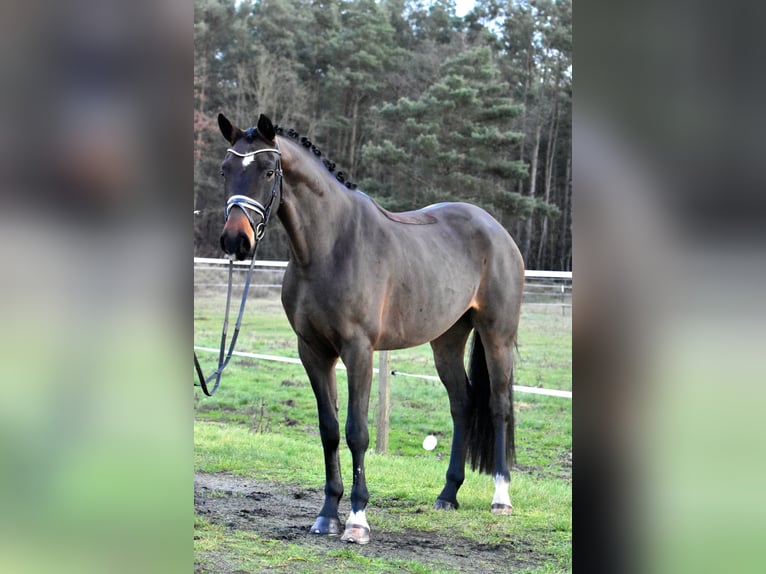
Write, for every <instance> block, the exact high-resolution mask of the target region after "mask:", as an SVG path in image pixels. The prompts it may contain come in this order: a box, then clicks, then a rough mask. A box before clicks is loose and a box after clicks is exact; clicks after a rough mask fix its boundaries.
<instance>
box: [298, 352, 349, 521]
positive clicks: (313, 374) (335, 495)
mask: <svg viewBox="0 0 766 574" xmlns="http://www.w3.org/2000/svg"><path fill="white" fill-rule="evenodd" d="M298 352H299V354H300V357H301V361H302V362H303V366H304V367H305V368H306V373H307V374H308V376H309V380H310V381H311V388H312V389H313V391H314V396H315V397H316V401H317V413H318V415H319V434H320V435H321V437H322V448H323V449H324V464H325V488H324V493H325V499H324V505H323V506H322V509H321V510H320V511H319V515H318V516H317V519H316V521H314V524H313V525H312V527H311V533H312V534H338V533H339V532H340V518H339V517H338V503H339V502H340V499H341V497H342V496H343V480H342V479H341V474H340V459H339V455H338V445H339V443H340V428H339V426H338V387H337V384H336V382H335V363H336V362H337V360H338V359H337V357H332V356H323V355H322V354H321V353H317V352H316V351H315V350H313V349H311V348H310V347H309V346H308V345H306V344H305V343H303V342H302V341H300V340H299V342H298Z"/></svg>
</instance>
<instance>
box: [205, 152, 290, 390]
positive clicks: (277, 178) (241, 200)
mask: <svg viewBox="0 0 766 574" xmlns="http://www.w3.org/2000/svg"><path fill="white" fill-rule="evenodd" d="M226 151H227V152H229V153H233V154H234V155H236V156H239V157H243V158H244V157H252V156H254V155H256V154H259V153H264V152H273V153H276V154H277V165H276V169H275V170H274V185H273V186H272V188H271V198H270V199H269V203H268V204H267V205H265V206H264V205H262V204H261V203H260V202H258V201H256V200H254V199H252V198H250V197H247V196H246V195H232V196H231V197H230V198H229V199H228V200H227V201H226V207H225V208H224V213H223V219H224V223H226V220H228V219H229V214H230V213H231V210H232V209H233V208H234V207H239V208H240V209H241V210H242V212H243V213H244V214H245V216H246V217H247V220H248V221H249V222H250V225H251V226H252V228H253V233H254V234H255V246H254V247H253V258H252V260H251V262H250V267H249V268H248V271H247V278H246V279H245V286H244V288H243V289H242V302H241V303H240V305H239V314H238V315H237V322H236V323H235V325H234V334H233V335H232V336H231V341H230V343H229V350H228V351H226V332H227V330H228V327H229V309H230V307H231V287H232V272H233V270H234V261H233V260H230V261H229V283H228V287H227V291H226V313H225V315H224V319H223V330H222V332H221V348H220V351H219V353H218V368H217V369H216V370H215V371H214V372H213V374H211V375H210V376H209V377H207V378H206V377H205V375H204V373H203V372H202V367H201V366H200V364H199V359H197V353H196V351H195V353H194V369H195V370H196V371H197V378H198V379H199V384H197V383H194V386H195V387H200V388H201V389H202V392H203V393H205V394H206V395H207V396H208V397H212V396H213V394H214V393H215V392H216V391H217V390H218V385H219V384H220V382H221V375H222V374H223V370H224V369H225V368H226V366H227V365H228V364H229V361H230V360H231V357H232V355H233V354H234V345H235V344H236V342H237V337H238V336H239V328H240V326H241V324H242V316H243V315H244V313H245V302H246V301H247V292H248V290H249V289H250V279H251V278H252V276H253V269H254V268H255V256H256V254H257V253H258V246H259V245H260V244H261V239H263V235H264V233H265V231H266V225H267V224H268V222H269V218H270V217H271V208H272V206H273V205H274V200H275V199H276V197H277V194H278V195H279V203H281V202H282V160H281V155H282V153H281V152H280V151H279V144H277V147H276V148H275V149H274V148H269V149H260V150H256V151H252V152H249V153H244V154H243V153H240V152H237V151H234V150H233V149H228V150H226ZM250 212H253V213H255V214H257V215H258V216H259V217H260V219H261V221H260V222H258V223H256V222H255V221H254V220H253V216H252V215H251V213H250ZM213 380H214V381H215V382H214V383H213V388H212V389H208V386H207V385H208V383H210V381H213Z"/></svg>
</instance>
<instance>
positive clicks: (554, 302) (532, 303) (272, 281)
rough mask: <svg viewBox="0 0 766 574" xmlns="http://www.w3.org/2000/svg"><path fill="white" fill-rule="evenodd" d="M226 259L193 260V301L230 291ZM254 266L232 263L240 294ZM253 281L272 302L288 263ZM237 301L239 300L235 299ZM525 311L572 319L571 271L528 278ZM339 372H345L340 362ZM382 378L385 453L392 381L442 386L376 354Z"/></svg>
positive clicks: (268, 264)
mask: <svg viewBox="0 0 766 574" xmlns="http://www.w3.org/2000/svg"><path fill="white" fill-rule="evenodd" d="M229 263H230V262H229V260H228V259H215V258H206V257H195V258H194V295H195V298H196V297H198V296H199V297H206V296H210V295H211V294H220V293H221V292H222V291H224V290H225V289H226V287H227V285H228V271H229ZM250 263H251V262H250V261H236V262H234V263H233V272H234V274H235V275H234V276H233V283H234V288H235V290H236V291H238V292H239V293H240V294H241V290H242V286H243V284H244V279H245V276H246V273H247V271H248V269H249V268H250ZM253 267H254V268H253V277H252V279H251V282H250V291H249V298H252V299H258V298H261V299H268V300H274V299H275V297H276V296H277V295H278V294H279V292H280V290H281V288H282V279H283V277H284V274H285V269H286V268H287V261H257V260H256V262H255V264H254V266H253ZM234 296H235V297H236V296H237V295H234ZM522 307H536V308H540V307H542V308H544V309H545V310H547V311H549V312H550V311H552V312H558V309H560V312H561V314H562V315H568V314H570V313H571V309H572V273H571V272H569V271H538V270H527V271H526V272H525V285H524V301H523V303H522ZM194 349H195V351H200V352H203V353H218V352H219V349H214V348H211V347H204V346H198V345H195V346H194ZM233 355H234V356H238V357H245V358H250V359H256V360H262V361H274V362H281V363H291V364H301V362H300V360H299V359H298V358H293V357H280V356H275V355H267V354H260V353H251V352H248V351H243V350H239V351H234V353H233ZM337 368H338V369H340V370H345V366H344V365H343V363H342V362H338V365H337ZM373 372H374V373H375V374H377V376H378V412H377V433H376V435H377V441H376V451H377V452H385V451H386V450H387V446H388V427H389V424H388V423H389V421H388V414H389V409H390V380H391V377H409V378H416V379H423V380H429V381H438V380H439V379H438V377H436V376H433V375H424V374H418V373H405V372H402V371H399V370H397V369H395V368H392V366H391V353H389V352H387V351H384V352H380V353H378V367H377V368H374V369H373ZM513 389H514V392H520V393H529V394H536V395H546V396H552V397H559V398H563V399H569V400H571V399H572V392H571V391H564V390H557V389H544V388H539V387H527V386H523V385H514V387H513Z"/></svg>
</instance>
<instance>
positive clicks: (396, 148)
mask: <svg viewBox="0 0 766 574" xmlns="http://www.w3.org/2000/svg"><path fill="white" fill-rule="evenodd" d="M441 72H442V75H441V78H439V80H437V81H436V82H435V83H433V84H432V85H431V86H430V87H429V88H428V89H427V90H426V91H425V92H424V93H423V94H422V95H421V97H419V98H418V99H416V100H412V99H408V98H401V99H400V100H399V101H398V102H396V103H389V104H386V105H384V106H382V107H380V108H378V109H377V110H376V117H377V131H378V134H379V136H380V140H379V143H374V144H368V145H366V146H365V148H364V150H363V156H364V159H365V162H366V163H367V165H368V169H369V172H368V177H367V178H366V179H365V180H364V181H363V182H362V183H363V185H364V186H365V188H366V189H368V190H369V191H371V192H372V193H373V194H375V195H376V197H378V198H379V199H380V200H381V201H382V202H383V203H384V204H385V205H386V206H387V207H389V208H391V209H412V208H415V207H422V206H423V205H425V204H427V203H433V202H436V201H469V202H473V203H476V204H478V205H482V206H484V207H485V208H487V209H488V210H490V211H492V212H493V213H494V214H495V215H496V216H497V217H498V219H500V220H501V222H502V220H503V219H506V220H507V219H509V218H511V217H518V216H525V215H528V214H530V213H531V212H532V211H533V210H534V209H535V208H540V207H543V206H541V205H538V204H537V203H535V202H534V201H529V200H528V199H527V198H524V197H522V196H521V195H520V194H518V193H517V192H515V191H513V183H514V181H515V180H516V179H518V178H520V177H523V176H524V175H525V174H526V170H527V168H526V166H525V165H524V164H523V163H522V162H519V161H516V160H514V159H513V158H512V155H513V152H514V150H515V147H516V146H515V144H516V142H517V141H518V139H519V137H520V134H519V133H517V132H514V131H512V130H511V129H510V126H511V124H512V123H513V121H514V119H515V118H516V116H517V115H518V113H519V112H520V107H519V106H518V105H516V104H514V103H513V102H512V101H511V99H510V98H509V97H508V91H509V90H508V85H507V84H506V83H505V82H503V81H502V80H501V79H500V77H499V76H500V74H499V71H498V70H497V68H496V66H495V65H494V63H493V61H492V55H491V52H490V50H489V49H488V48H475V49H472V50H468V51H465V52H462V53H460V54H459V55H457V56H456V57H454V58H451V59H450V60H448V61H447V62H445V63H444V65H443V66H442V69H441Z"/></svg>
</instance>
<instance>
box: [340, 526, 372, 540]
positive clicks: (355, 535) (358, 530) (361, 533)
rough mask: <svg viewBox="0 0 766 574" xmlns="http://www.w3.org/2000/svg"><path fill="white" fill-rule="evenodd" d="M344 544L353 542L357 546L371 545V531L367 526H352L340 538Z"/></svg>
mask: <svg viewBox="0 0 766 574" xmlns="http://www.w3.org/2000/svg"><path fill="white" fill-rule="evenodd" d="M340 539H341V541H343V542H352V543H355V544H369V542H370V529H369V528H367V527H366V526H359V525H358V524H352V525H351V526H346V530H345V532H343V536H341V537H340Z"/></svg>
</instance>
